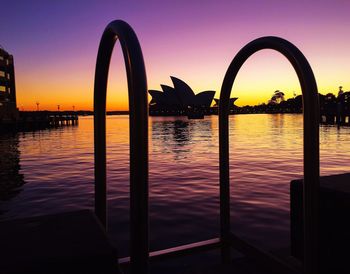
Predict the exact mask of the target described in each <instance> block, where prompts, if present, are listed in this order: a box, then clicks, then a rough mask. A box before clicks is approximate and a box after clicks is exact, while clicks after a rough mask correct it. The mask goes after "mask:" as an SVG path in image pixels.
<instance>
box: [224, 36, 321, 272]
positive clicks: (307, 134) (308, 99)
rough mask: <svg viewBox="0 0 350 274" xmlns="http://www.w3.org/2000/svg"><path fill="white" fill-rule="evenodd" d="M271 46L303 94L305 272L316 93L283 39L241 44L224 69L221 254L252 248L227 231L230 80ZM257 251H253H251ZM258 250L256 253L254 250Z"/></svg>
mask: <svg viewBox="0 0 350 274" xmlns="http://www.w3.org/2000/svg"><path fill="white" fill-rule="evenodd" d="M262 49H273V50H276V51H278V52H280V53H282V54H283V55H284V56H285V57H286V58H287V59H288V60H289V62H290V63H291V64H292V66H293V67H294V69H295V71H296V73H297V75H298V78H299V82H300V85H301V89H302V94H303V112H304V185H303V189H304V192H303V193H304V197H303V200H304V209H303V210H304V263H303V271H304V273H307V274H316V273H319V272H318V265H319V261H318V258H319V256H318V208H319V207H318V203H319V197H318V196H319V174H320V171H319V105H318V92H317V85H316V81H315V77H314V74H313V72H312V69H311V67H310V65H309V63H308V61H307V60H306V58H305V56H304V55H303V54H302V53H301V51H300V50H299V49H298V48H297V47H295V46H294V45H293V44H291V43H290V42H288V41H287V40H284V39H281V38H278V37H262V38H259V39H256V40H254V41H252V42H250V43H249V44H247V45H246V46H245V47H243V48H242V49H241V50H240V51H239V52H238V54H237V55H236V56H235V57H234V59H233V60H232V62H231V64H230V66H229V68H228V69H227V72H226V75H225V78H224V81H223V84H222V87H221V95H220V106H219V158H220V220H221V231H220V232H221V233H220V235H221V242H222V246H223V247H222V253H223V257H224V258H226V260H227V258H229V246H230V245H233V247H234V245H235V244H237V245H241V247H242V250H247V249H252V246H249V245H247V244H244V243H243V242H242V241H241V240H240V239H239V238H238V237H236V236H234V235H233V234H232V233H231V231H230V178H229V177H230V169H229V167H230V166H229V123H228V115H229V98H230V94H231V89H232V86H233V83H234V80H235V78H236V76H237V74H238V71H239V70H240V68H241V66H242V65H243V64H244V62H245V61H246V60H247V59H248V58H249V57H250V56H251V55H252V54H254V53H255V52H257V51H259V50H262ZM255 251H257V250H255ZM257 253H259V252H257Z"/></svg>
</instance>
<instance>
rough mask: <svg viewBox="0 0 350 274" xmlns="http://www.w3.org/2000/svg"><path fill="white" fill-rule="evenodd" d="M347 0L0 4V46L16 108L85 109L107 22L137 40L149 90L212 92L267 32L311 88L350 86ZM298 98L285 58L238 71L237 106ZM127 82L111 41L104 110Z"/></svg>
mask: <svg viewBox="0 0 350 274" xmlns="http://www.w3.org/2000/svg"><path fill="white" fill-rule="evenodd" d="M349 12H350V1H348V0H327V1H324V0H317V1H305V0H302V1H299V0H296V1H281V0H265V1H264V0H245V1H243V0H242V1H234V0H230V1H229V0H227V1H206V0H201V1H200V0H198V1H191V0H177V1H175V0H173V1H166V0H156V1H153V0H147V1H134V0H126V1H122V0H114V1H104V0H102V1H97V0H96V1H90V0H84V1H83V0H81V1H80V0H77V1H73V0H53V1H47V0H45V1H43V0H37V1H28V0H27V1H25V0H16V1H3V3H2V4H1V16H0V45H1V46H2V47H3V48H4V49H5V50H7V51H8V52H10V53H11V54H13V55H14V60H15V72H16V86H17V105H18V107H19V108H20V109H24V110H33V109H36V102H39V103H40V109H48V110H55V109H57V105H60V109H61V110H71V109H72V106H73V105H74V106H75V109H76V110H78V109H92V102H93V80H94V79H93V78H94V69H95V62H96V55H97V49H98V44H99V41H100V37H101V34H102V32H103V29H104V28H105V26H106V25H107V24H108V23H109V22H110V21H112V20H115V19H122V20H125V21H127V22H128V23H129V24H130V25H131V26H132V27H133V28H134V30H135V32H136V34H137V35H138V38H139V41H140V43H141V47H142V50H143V55H144V59H145V64H146V71H147V77H148V87H149V89H160V84H168V85H171V80H170V77H169V76H170V75H173V76H175V77H178V78H180V79H182V80H184V81H185V82H187V83H188V84H189V85H190V86H191V87H192V88H193V90H194V92H195V93H198V92H200V91H203V90H216V91H217V93H216V95H215V97H216V98H218V97H219V91H220V87H221V83H222V80H223V77H224V74H225V72H226V69H227V67H228V65H229V64H230V62H231V60H232V58H233V57H234V55H235V54H236V53H237V52H238V51H239V49H240V48H241V47H243V46H244V45H245V44H246V43H248V42H250V41H251V40H253V39H255V38H258V37H261V36H267V35H274V36H280V37H282V38H285V39H287V40H289V41H291V42H292V43H294V44H295V45H296V46H297V47H298V48H299V49H300V50H301V51H302V52H303V53H304V54H305V56H306V58H307V59H308V60H309V62H310V64H311V66H312V68H313V71H314V73H315V76H316V80H317V83H318V88H319V92H321V93H323V94H325V93H328V92H333V93H336V92H337V91H338V86H340V85H342V86H343V87H344V90H350V73H349V72H350V16H349ZM277 89H279V90H282V91H283V92H284V93H285V94H286V97H287V98H290V97H292V96H293V92H296V94H300V93H301V91H300V87H299V83H298V80H297V77H296V75H295V73H294V71H293V69H292V67H291V65H290V64H289V63H288V62H287V60H286V59H285V58H284V57H283V56H282V55H280V54H279V53H277V52H273V51H271V50H265V51H261V52H258V53H257V54H255V55H254V56H252V57H251V58H250V59H249V60H248V61H247V63H246V64H245V65H244V67H243V68H242V70H241V71H240V73H239V75H238V78H237V81H236V84H235V87H234V89H233V92H232V97H239V100H238V101H237V102H236V104H237V105H240V106H242V105H246V104H258V103H263V102H267V101H268V99H269V98H270V97H271V95H272V93H273V92H274V91H275V90H277ZM127 108H128V105H127V86H126V77H125V70H124V63H123V59H122V54H121V50H120V47H119V44H117V46H116V47H115V50H114V54H113V60H112V63H111V70H110V80H109V89H108V109H109V110H126V109H127Z"/></svg>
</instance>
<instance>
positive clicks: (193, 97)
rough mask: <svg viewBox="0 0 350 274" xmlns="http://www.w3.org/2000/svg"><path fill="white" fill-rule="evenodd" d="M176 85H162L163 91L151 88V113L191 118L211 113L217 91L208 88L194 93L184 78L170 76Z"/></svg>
mask: <svg viewBox="0 0 350 274" xmlns="http://www.w3.org/2000/svg"><path fill="white" fill-rule="evenodd" d="M170 78H171V80H172V82H173V84H174V87H170V86H167V85H161V88H162V90H163V91H159V90H149V91H148V92H149V94H150V95H151V96H152V100H151V101H150V103H149V113H150V115H154V116H158V115H159V116H166V115H187V116H188V117H189V118H202V116H204V114H209V113H210V106H211V103H212V101H213V98H214V95H215V91H213V90H208V91H203V92H200V93H198V94H194V92H193V90H192V89H191V88H190V87H189V86H188V85H187V84H186V83H185V82H184V81H182V80H180V79H178V78H176V77H173V76H170Z"/></svg>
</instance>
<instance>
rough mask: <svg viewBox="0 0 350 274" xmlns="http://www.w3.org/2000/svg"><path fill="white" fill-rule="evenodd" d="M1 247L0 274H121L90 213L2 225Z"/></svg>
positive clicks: (99, 226)
mask: <svg viewBox="0 0 350 274" xmlns="http://www.w3.org/2000/svg"><path fill="white" fill-rule="evenodd" d="M0 243H1V244H0V254H1V258H0V273H4V274H5V273H6V274H7V273H60V274H62V273H119V272H118V267H117V254H116V251H115V250H114V248H113V247H112V246H111V245H110V244H109V242H108V239H107V236H106V234H105V232H104V229H103V228H102V226H101V225H100V223H99V221H98V220H97V218H96V217H95V215H94V214H93V213H92V212H90V211H88V210H83V211H77V212H69V213H61V214H55V215H48V216H41V217H34V218H27V219H20V220H13V221H6V222H0Z"/></svg>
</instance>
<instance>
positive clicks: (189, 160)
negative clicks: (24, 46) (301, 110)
mask: <svg viewBox="0 0 350 274" xmlns="http://www.w3.org/2000/svg"><path fill="white" fill-rule="evenodd" d="M302 122H303V121H302V115H300V114H274V115H269V114H259V115H234V116H230V155H231V156H230V159H231V161H230V166H231V173H230V176H231V200H232V202H231V223H232V229H233V230H234V231H236V232H237V234H239V235H241V236H243V237H245V238H247V239H249V240H250V241H252V242H254V243H257V244H258V245H259V246H261V247H267V248H278V247H279V246H287V245H288V244H289V182H290V181H291V180H292V179H296V178H300V177H301V176H302V170H303V160H302V155H303V151H302V149H303V144H302V136H303V128H302ZM128 124H129V120H128V116H108V118H107V151H108V152H107V162H108V167H107V170H108V207H109V231H108V233H109V235H110V237H111V240H112V242H113V243H115V244H116V245H117V246H118V249H119V254H120V256H125V255H127V254H128V237H129V235H128V205H129V183H128V181H129V174H128V172H129V166H128V162H129V154H128V143H129V139H128V138H129V136H128ZM149 137H150V138H149V139H150V143H149V163H150V164H149V167H150V174H149V185H150V239H151V249H152V250H157V249H161V248H168V247H172V246H176V245H180V244H186V243H191V242H194V241H200V240H206V239H209V238H213V237H217V236H218V234H219V203H218V202H219V199H218V198H219V165H218V161H219V157H218V117H217V116H208V117H205V119H204V120H188V119H187V118H186V117H150V118H149ZM320 142H321V144H320V147H321V151H320V155H321V175H329V174H337V173H344V172H349V171H350V166H349V162H350V128H347V127H341V128H337V127H335V126H321V128H320ZM0 153H1V171H0V178H1V180H0V181H2V182H1V184H2V186H1V188H0V192H2V194H1V196H0V220H6V219H12V218H19V217H27V216H37V215H42V214H47V213H56V212H63V211H70V210H75V209H92V208H93V191H94V188H93V174H94V173H93V118H92V117H81V118H80V119H79V125H77V126H71V127H62V128H57V129H52V130H43V131H36V132H27V133H19V134H17V135H1V136H0ZM5 194H6V195H5Z"/></svg>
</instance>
